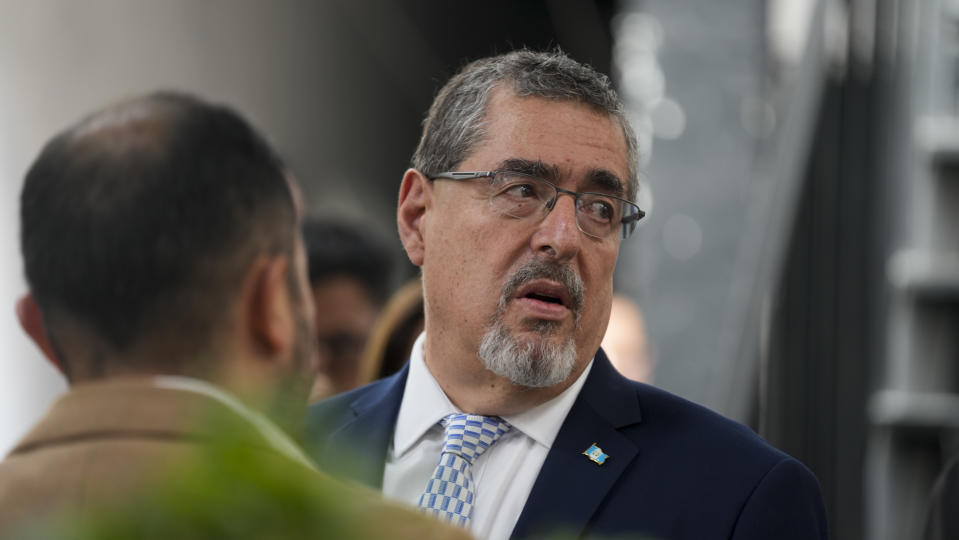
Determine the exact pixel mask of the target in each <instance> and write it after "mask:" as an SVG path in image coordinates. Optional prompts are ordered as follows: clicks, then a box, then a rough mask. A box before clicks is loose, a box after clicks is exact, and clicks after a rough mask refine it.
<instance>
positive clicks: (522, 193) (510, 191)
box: [503, 184, 536, 199]
mask: <svg viewBox="0 0 959 540" xmlns="http://www.w3.org/2000/svg"><path fill="white" fill-rule="evenodd" d="M503 194H504V195H507V196H509V197H511V198H515V199H528V198H530V197H536V188H534V187H533V186H532V185H531V184H513V185H511V186H509V187H507V188H506V189H504V190H503Z"/></svg>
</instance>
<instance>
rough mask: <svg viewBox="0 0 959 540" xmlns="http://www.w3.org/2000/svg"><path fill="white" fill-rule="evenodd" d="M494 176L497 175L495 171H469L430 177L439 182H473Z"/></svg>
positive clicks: (442, 173) (448, 172)
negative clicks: (476, 179) (442, 180)
mask: <svg viewBox="0 0 959 540" xmlns="http://www.w3.org/2000/svg"><path fill="white" fill-rule="evenodd" d="M494 174H495V172H494V171H467V172H453V171H447V172H441V173H439V174H434V175H433V176H431V177H430V180H438V179H445V180H472V179H474V178H486V177H489V176H493V175H494Z"/></svg>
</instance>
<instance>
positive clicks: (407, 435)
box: [393, 332, 593, 456]
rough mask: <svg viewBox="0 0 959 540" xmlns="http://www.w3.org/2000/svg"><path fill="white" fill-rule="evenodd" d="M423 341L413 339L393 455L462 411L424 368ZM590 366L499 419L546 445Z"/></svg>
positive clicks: (405, 449)
mask: <svg viewBox="0 0 959 540" xmlns="http://www.w3.org/2000/svg"><path fill="white" fill-rule="evenodd" d="M425 340H426V333H425V332H424V333H422V334H420V336H419V338H417V340H416V342H415V343H414V344H413V350H412V351H411V353H410V368H409V375H407V378H406V389H405V391H404V392H403V401H402V403H401V404H400V413H399V416H398V417H397V420H396V431H395V432H394V434H393V452H394V455H396V456H401V455H403V454H404V453H406V452H407V451H408V450H409V449H410V448H412V447H413V445H415V444H416V443H417V442H418V441H419V440H420V439H421V438H422V437H423V435H425V434H426V432H427V431H429V430H430V429H431V428H433V427H434V426H436V425H437V424H438V423H439V421H440V420H442V419H443V418H444V417H445V416H447V415H450V414H453V413H458V412H462V411H460V410H459V409H457V408H456V406H455V405H453V403H452V402H451V401H450V400H449V398H448V397H446V393H444V392H443V389H442V388H440V385H439V383H437V382H436V379H435V378H433V374H432V373H430V370H429V368H428V367H426V361H425V360H424V357H423V343H424V342H425ZM592 367H593V362H592V361H590V363H589V364H588V365H587V366H586V369H584V370H583V372H582V373H581V374H580V376H579V378H577V379H576V381H575V382H574V383H573V384H571V385H570V386H569V388H567V389H566V390H564V391H563V392H562V393H561V394H559V395H558V396H556V397H554V398H553V399H551V400H549V401H547V402H545V403H541V404H539V405H537V406H536V407H533V408H532V409H529V410H527V411H523V412H521V413H519V414H514V415H509V416H504V417H503V419H504V420H506V421H507V422H509V423H510V424H511V425H512V426H513V427H514V428H515V429H517V430H519V431H521V432H523V433H524V434H526V435H527V436H528V437H530V438H531V439H533V440H535V441H536V442H537V443H538V444H541V445H543V446H545V447H546V448H550V447H551V446H552V445H553V441H554V440H555V439H556V435H557V434H558V433H559V429H560V428H561V427H562V426H563V421H564V420H565V419H566V415H567V414H568V413H569V410H570V409H571V408H572V406H573V403H574V402H575V401H576V397H577V396H578V395H579V391H580V389H581V388H582V387H583V384H584V383H585V382H586V376H587V375H589V371H590V370H591V369H592Z"/></svg>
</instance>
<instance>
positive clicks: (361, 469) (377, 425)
mask: <svg viewBox="0 0 959 540" xmlns="http://www.w3.org/2000/svg"><path fill="white" fill-rule="evenodd" d="M408 373H409V363H408V362H407V364H406V365H405V366H404V367H403V369H401V370H400V371H399V372H397V373H396V374H395V375H393V376H391V377H389V378H387V379H385V380H384V381H383V382H382V383H381V384H379V385H377V386H376V387H375V388H374V389H372V390H371V391H370V392H369V393H366V394H364V395H362V396H360V397H359V398H357V399H356V401H354V402H353V403H352V404H351V407H352V409H353V413H354V414H355V417H354V418H353V419H352V420H351V421H349V422H347V423H345V424H344V425H343V426H342V427H340V428H339V429H337V430H336V431H334V432H333V433H332V434H331V435H330V437H329V440H328V443H327V446H326V450H325V452H324V460H323V462H324V464H325V465H326V466H327V467H331V469H330V470H332V471H336V474H337V475H338V476H347V477H349V478H353V479H355V480H357V481H359V482H362V483H364V484H366V485H368V486H370V487H372V488H375V489H380V488H382V486H383V467H384V464H385V463H386V453H387V451H388V450H389V447H390V439H391V437H392V436H393V430H394V428H395V425H396V418H397V416H398V415H399V412H400V403H401V402H402V400H403V391H404V390H405V388H406V376H407V374H408ZM336 456H342V459H339V458H337V457H336ZM343 468H347V469H348V471H343V470H342V469H343ZM337 469H340V470H339V471H337Z"/></svg>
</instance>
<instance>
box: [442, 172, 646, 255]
mask: <svg viewBox="0 0 959 540" xmlns="http://www.w3.org/2000/svg"><path fill="white" fill-rule="evenodd" d="M476 178H489V185H490V193H489V204H490V208H492V209H493V210H494V211H496V212H498V213H500V214H505V215H507V216H510V217H514V218H518V219H523V218H528V217H531V216H533V215H534V214H537V213H539V212H542V214H543V215H546V214H548V213H549V212H550V211H552V210H553V207H554V206H556V200H557V199H558V198H559V194H560V193H566V194H567V195H571V196H572V197H573V199H574V200H575V201H576V205H575V206H576V226H577V227H579V230H581V231H583V232H584V233H585V234H587V235H589V236H592V237H594V238H599V239H606V238H609V237H611V236H613V235H614V234H615V231H616V228H617V227H619V226H622V231H623V232H622V235H623V238H624V239H625V238H629V236H630V235H631V234H632V233H633V230H635V229H636V222H638V221H639V220H640V219H642V217H643V216H645V215H646V212H643V211H642V210H640V209H639V207H638V206H636V205H635V204H633V203H631V202H629V201H627V200H625V199H620V198H619V197H614V196H612V195H606V194H603V193H592V192H587V193H578V192H576V191H570V190H568V189H563V188H561V187H559V186H557V185H555V184H553V183H551V182H547V181H546V180H543V179H542V178H537V177H535V176H530V175H528V174H524V173H519V172H514V171H472V172H442V173H439V174H435V175H433V176H432V177H430V180H473V179H476Z"/></svg>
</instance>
